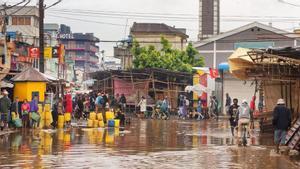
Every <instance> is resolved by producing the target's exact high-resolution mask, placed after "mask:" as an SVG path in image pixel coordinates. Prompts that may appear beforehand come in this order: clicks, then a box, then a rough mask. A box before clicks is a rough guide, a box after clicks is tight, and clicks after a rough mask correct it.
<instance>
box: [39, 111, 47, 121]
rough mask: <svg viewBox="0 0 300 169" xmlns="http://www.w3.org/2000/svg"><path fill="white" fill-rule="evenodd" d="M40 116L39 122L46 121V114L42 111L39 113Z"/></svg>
mask: <svg viewBox="0 0 300 169" xmlns="http://www.w3.org/2000/svg"><path fill="white" fill-rule="evenodd" d="M40 116H41V120H45V119H46V113H45V112H44V111H43V112H40Z"/></svg>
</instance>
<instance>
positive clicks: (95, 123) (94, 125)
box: [93, 120, 99, 128]
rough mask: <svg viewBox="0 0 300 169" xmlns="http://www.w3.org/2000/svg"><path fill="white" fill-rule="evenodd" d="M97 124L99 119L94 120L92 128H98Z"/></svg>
mask: <svg viewBox="0 0 300 169" xmlns="http://www.w3.org/2000/svg"><path fill="white" fill-rule="evenodd" d="M98 124H99V121H98V120H94V123H93V127H94V128H98Z"/></svg>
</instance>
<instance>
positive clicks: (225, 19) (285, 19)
mask: <svg viewBox="0 0 300 169" xmlns="http://www.w3.org/2000/svg"><path fill="white" fill-rule="evenodd" d="M50 13H53V12H52V11H50ZM57 13H59V14H61V15H68V16H82V17H94V18H99V17H103V18H116V19H133V20H134V19H143V20H162V19H163V20H165V21H180V22H195V21H198V18H186V17H167V16H164V17H162V16H137V15H136V16H130V15H121V14H108V13H105V14H104V13H103V14H87V13H85V14H82V13H77V12H64V11H55V14H57ZM221 21H222V22H249V21H260V22H285V23H289V22H299V21H300V18H299V17H279V16H274V18H265V17H259V16H253V18H251V17H239V16H227V17H223V19H222V17H221ZM122 26H123V25H122Z"/></svg>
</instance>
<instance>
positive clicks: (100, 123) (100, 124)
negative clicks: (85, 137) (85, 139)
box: [99, 120, 105, 128]
mask: <svg viewBox="0 0 300 169" xmlns="http://www.w3.org/2000/svg"><path fill="white" fill-rule="evenodd" d="M99 127H102V128H104V127H105V125H104V122H103V121H102V120H101V121H99Z"/></svg>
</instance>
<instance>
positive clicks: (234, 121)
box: [0, 90, 291, 151]
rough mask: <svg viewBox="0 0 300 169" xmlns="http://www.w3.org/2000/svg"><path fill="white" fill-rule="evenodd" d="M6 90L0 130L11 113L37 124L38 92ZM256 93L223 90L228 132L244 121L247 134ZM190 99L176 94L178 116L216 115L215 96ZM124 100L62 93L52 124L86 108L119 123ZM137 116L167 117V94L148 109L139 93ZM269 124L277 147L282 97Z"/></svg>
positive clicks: (284, 114)
mask: <svg viewBox="0 0 300 169" xmlns="http://www.w3.org/2000/svg"><path fill="white" fill-rule="evenodd" d="M8 94H9V93H8V92H7V91H6V90H3V91H2V97H1V98H0V114H1V116H0V128H1V131H2V130H4V129H5V128H9V127H14V119H13V114H15V116H16V117H18V118H17V119H20V120H21V122H22V128H23V129H26V128H36V127H39V124H40V121H39V119H40V118H39V116H40V115H39V105H38V104H39V100H38V96H33V99H32V100H31V101H30V102H29V101H28V100H27V99H24V100H23V101H20V100H19V98H18V97H15V100H14V101H13V102H12V101H11V100H10V99H9V97H8ZM255 101H256V97H255V96H253V97H252V99H251V101H250V103H248V101H247V100H243V101H242V102H241V105H239V101H238V99H236V98H234V99H233V100H231V97H230V96H229V94H228V93H227V94H226V101H225V111H226V113H227V114H228V115H229V123H230V126H231V133H232V136H235V133H236V132H237V136H238V137H239V138H240V137H241V133H242V125H244V124H246V129H247V134H248V137H250V132H249V131H250V129H251V128H253V127H254V116H253V114H254V113H255V112H256V111H260V112H261V111H262V107H263V105H262V103H261V102H260V103H259V104H258V110H256V105H255ZM191 103H192V101H191V100H189V99H188V97H187V96H184V95H180V96H179V97H178V109H177V110H178V113H177V115H178V117H179V119H197V120H202V119H209V118H216V119H218V116H219V109H220V108H219V102H218V100H217V99H216V97H215V96H212V97H210V100H209V102H208V104H207V103H206V101H205V100H201V99H199V100H198V101H197V106H196V108H194V107H193V105H192V104H191ZM126 106H127V101H126V97H125V95H124V94H121V95H119V94H116V95H109V94H107V93H105V92H99V93H95V92H91V93H89V94H77V95H76V96H75V97H72V95H71V94H66V95H65V97H64V99H62V98H59V99H57V100H56V101H55V103H54V105H53V107H52V118H53V123H52V124H51V125H52V126H53V127H56V126H57V121H58V116H59V115H64V114H65V113H70V115H71V116H72V117H73V118H74V119H76V120H79V121H80V120H84V119H85V120H86V119H88V117H89V114H90V112H96V113H102V115H103V120H104V122H106V119H105V117H106V116H105V113H106V112H107V111H114V112H115V116H116V118H118V119H120V122H121V125H122V124H123V125H124V123H125V112H126ZM136 106H137V107H139V111H138V112H137V116H138V117H141V116H142V117H144V118H152V119H165V120H167V119H170V117H171V104H170V100H169V99H168V97H167V96H165V97H164V98H163V99H158V100H157V101H156V104H155V105H154V106H153V107H152V110H151V111H149V110H148V107H147V106H148V105H147V99H146V97H144V96H142V97H141V99H140V101H139V102H138V104H137V105H136ZM273 112H274V115H273V116H274V117H273V125H274V127H275V136H274V137H275V138H274V140H275V144H276V146H277V151H278V150H279V145H280V144H284V143H285V140H284V138H285V135H286V132H287V130H288V129H289V128H290V127H291V112H290V110H289V109H288V108H286V106H285V102H284V100H283V99H279V100H278V102H277V106H276V107H275V109H274V111H273ZM66 124H67V125H69V126H70V125H71V118H70V119H69V121H66Z"/></svg>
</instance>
